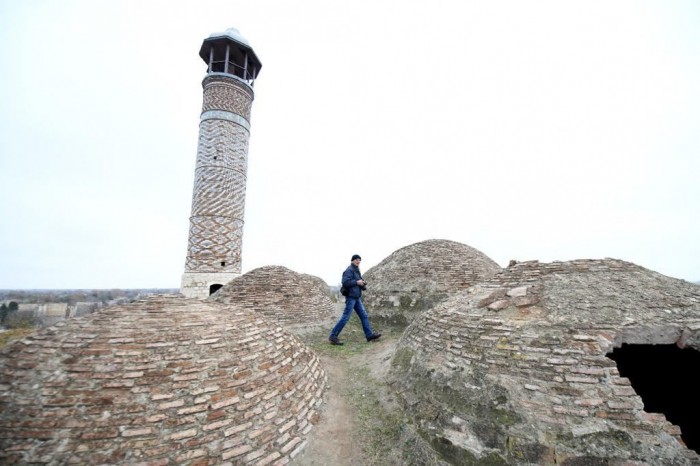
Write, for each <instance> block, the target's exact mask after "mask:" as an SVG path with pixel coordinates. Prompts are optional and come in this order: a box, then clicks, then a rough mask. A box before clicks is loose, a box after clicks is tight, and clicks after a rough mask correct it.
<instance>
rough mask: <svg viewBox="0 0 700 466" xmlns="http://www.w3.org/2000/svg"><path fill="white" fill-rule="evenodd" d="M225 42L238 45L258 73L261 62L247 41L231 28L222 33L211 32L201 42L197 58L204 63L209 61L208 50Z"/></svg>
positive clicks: (236, 30)
mask: <svg viewBox="0 0 700 466" xmlns="http://www.w3.org/2000/svg"><path fill="white" fill-rule="evenodd" d="M226 42H235V43H236V44H238V45H239V46H240V48H241V50H242V51H244V52H246V53H247V54H248V59H249V60H250V62H251V63H253V64H254V65H255V67H256V68H257V69H258V71H259V70H260V68H262V62H260V59H259V58H258V56H257V55H255V51H253V47H252V46H251V45H250V43H249V42H248V39H246V38H245V37H243V35H242V34H241V33H240V31H239V30H238V29H236V28H233V27H232V28H228V29H226V30H225V31H223V32H212V33H211V34H209V37H208V38H206V39H204V42H202V47H201V48H200V49H199V56H200V57H201V58H202V60H204V61H205V62H207V61H209V50H210V49H211V48H212V47H214V46H216V45H218V44H221V43H226Z"/></svg>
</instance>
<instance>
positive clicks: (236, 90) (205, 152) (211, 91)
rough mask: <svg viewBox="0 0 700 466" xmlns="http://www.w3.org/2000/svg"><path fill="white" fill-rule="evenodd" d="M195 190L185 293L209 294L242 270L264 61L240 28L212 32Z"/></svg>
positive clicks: (205, 55) (204, 52) (206, 47)
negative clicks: (253, 115)
mask: <svg viewBox="0 0 700 466" xmlns="http://www.w3.org/2000/svg"><path fill="white" fill-rule="evenodd" d="M199 56H200V57H202V60H204V61H205V63H207V76H206V77H205V78H204V81H202V87H203V88H204V97H203V103H202V115H201V117H200V123H199V145H198V147H197V163H196V166H195V174H194V190H193V192H192V213H191V215H190V236H189V241H188V244H187V259H186V262H185V273H184V274H183V275H182V285H181V287H180V292H181V293H182V294H183V295H185V296H187V297H192V298H205V297H207V296H209V295H210V294H212V293H213V292H214V291H216V290H218V289H219V288H221V287H222V286H223V285H224V284H226V283H227V282H229V281H230V280H231V279H233V278H235V277H238V276H239V275H240V274H241V246H242V237H243V213H244V208H245V190H246V173H247V170H248V139H249V137H250V109H251V105H252V103H253V97H254V93H253V83H254V81H255V78H257V76H258V73H259V72H260V68H261V67H262V64H261V63H260V60H258V57H257V56H256V55H255V52H253V49H252V48H251V46H250V45H249V44H248V41H247V40H246V39H245V38H243V36H241V34H240V33H239V32H238V30H237V29H234V28H231V29H227V30H226V31H224V32H217V33H214V34H212V35H210V36H209V38H207V39H205V40H204V42H203V43H202V48H201V49H200V50H199Z"/></svg>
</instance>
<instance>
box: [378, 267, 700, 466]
mask: <svg viewBox="0 0 700 466" xmlns="http://www.w3.org/2000/svg"><path fill="white" fill-rule="evenodd" d="M639 345H645V346H644V348H651V349H652V350H653V349H655V348H656V349H659V348H660V347H659V346H658V345H666V346H668V347H669V348H670V349H672V350H675V351H681V350H680V348H684V349H683V350H682V351H689V352H691V353H694V350H698V349H700V286H697V285H695V284H691V283H688V282H685V281H683V280H677V279H673V278H669V277H666V276H663V275H661V274H658V273H656V272H652V271H650V270H647V269H644V268H642V267H640V266H637V265H634V264H631V263H628V262H623V261H619V260H613V259H605V260H577V261H570V262H554V263H550V264H545V263H539V262H537V261H533V262H524V263H516V264H514V265H512V266H511V267H508V268H507V269H504V270H503V271H502V272H500V273H499V274H497V275H495V276H493V277H491V278H490V279H489V280H486V281H485V282H484V283H483V284H480V285H477V286H474V287H472V288H470V289H469V290H467V291H465V292H463V293H461V294H458V295H455V296H453V297H451V298H450V299H448V300H447V301H445V302H443V303H441V304H440V305H438V306H437V307H435V308H433V309H431V310H429V311H426V312H424V313H423V314H421V315H420V316H419V317H418V318H417V319H416V320H415V321H414V322H413V323H412V324H411V325H410V326H409V327H408V328H407V329H406V331H405V332H404V334H403V336H402V338H401V340H400V342H399V344H398V346H397V350H396V353H395V356H394V358H393V361H392V370H391V372H390V378H391V382H392V384H393V386H394V387H395V388H396V390H397V392H398V393H399V394H400V397H401V399H402V400H403V402H404V403H405V404H406V406H407V407H410V409H409V412H410V413H411V414H412V415H414V416H415V419H416V424H418V426H419V428H420V431H421V432H423V433H424V435H425V437H426V439H427V440H428V441H429V442H430V443H431V444H432V445H433V446H434V447H435V448H436V449H437V450H438V451H440V452H441V453H442V454H443V455H444V456H445V457H451V458H460V459H465V461H466V459H469V460H470V461H471V462H473V463H474V464H476V463H479V464H481V462H486V461H491V462H490V463H489V464H570V465H583V464H610V465H622V464H674V465H698V464H700V456H698V455H697V454H696V453H695V452H694V451H693V450H691V449H688V448H685V447H684V446H683V445H682V441H681V431H680V429H679V427H678V426H676V425H673V424H671V423H669V422H668V421H667V420H666V418H665V417H664V414H661V413H659V412H646V411H644V408H645V402H644V401H643V400H642V398H641V397H640V396H639V395H637V393H636V391H635V390H636V389H635V388H634V387H633V385H632V383H631V381H630V380H631V379H630V378H628V377H626V376H624V375H621V373H620V370H619V369H618V366H617V362H616V361H617V360H614V357H613V356H611V355H612V354H613V353H612V352H613V351H614V350H616V349H619V348H621V347H623V346H624V347H625V348H629V347H634V346H636V347H639ZM686 354H688V353H686ZM694 354H696V353H694ZM695 357H696V359H695V361H697V356H695ZM640 362H641V365H642V367H643V368H645V369H648V370H651V361H649V360H642V361H640ZM664 363H668V364H670V363H671V361H664ZM645 364H648V366H645ZM686 372H687V373H692V372H697V363H696V367H695V368H693V367H688V368H687V369H686ZM682 376H683V371H677V372H675V373H674V375H673V376H672V377H670V378H669V379H668V380H667V381H666V382H667V383H669V384H674V383H678V384H683V385H687V386H693V385H692V384H689V383H686V382H682V381H681V377H682ZM678 388H679V387H676V388H669V393H674V395H669V396H670V397H673V396H680V392H679V391H678ZM695 398H696V396H695V394H694V393H693V394H692V395H691V399H695ZM694 405H695V406H696V407H695V408H693V407H692V406H693V404H692V403H689V405H688V406H687V407H686V408H687V409H688V410H691V409H696V410H697V406H698V405H697V403H696V402H695V403H694ZM691 422H695V423H696V425H697V417H695V419H694V420H693V421H691ZM471 462H468V463H469V464H471ZM460 464H461V463H460ZM464 464H467V462H465V463H464ZM484 464H485V463H484Z"/></svg>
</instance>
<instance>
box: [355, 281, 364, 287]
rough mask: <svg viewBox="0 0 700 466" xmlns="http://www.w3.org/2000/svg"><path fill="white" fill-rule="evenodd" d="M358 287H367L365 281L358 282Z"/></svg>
mask: <svg viewBox="0 0 700 466" xmlns="http://www.w3.org/2000/svg"><path fill="white" fill-rule="evenodd" d="M357 285H358V286H365V281H364V280H357Z"/></svg>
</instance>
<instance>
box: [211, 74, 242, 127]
mask: <svg viewBox="0 0 700 466" xmlns="http://www.w3.org/2000/svg"><path fill="white" fill-rule="evenodd" d="M203 86H204V101H203V102H202V112H206V111H207V110H226V111H228V112H233V113H236V114H238V115H240V116H242V117H243V118H245V119H246V120H248V121H250V110H251V106H252V104H253V94H252V91H251V90H250V88H249V87H248V86H247V85H245V84H243V83H240V82H238V81H236V80H235V79H233V78H226V77H225V76H209V77H207V78H205V79H204V82H203Z"/></svg>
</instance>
